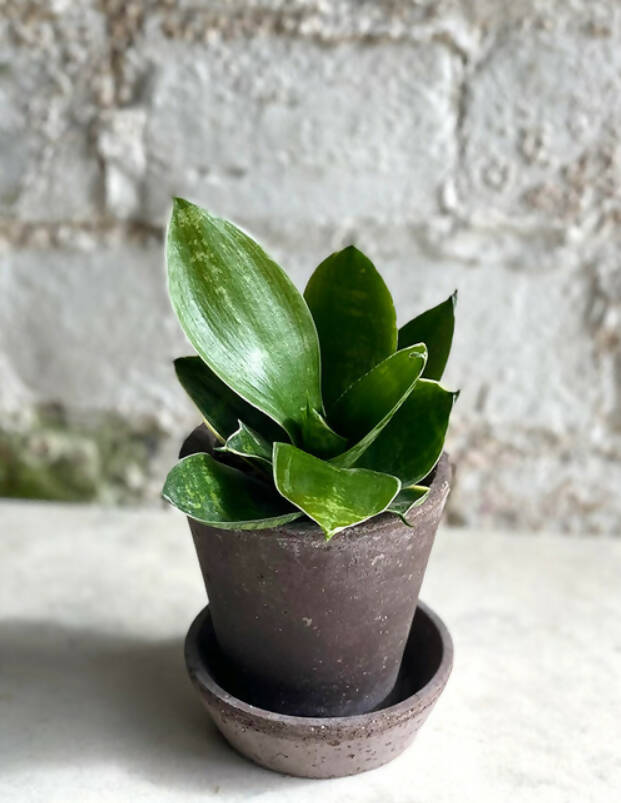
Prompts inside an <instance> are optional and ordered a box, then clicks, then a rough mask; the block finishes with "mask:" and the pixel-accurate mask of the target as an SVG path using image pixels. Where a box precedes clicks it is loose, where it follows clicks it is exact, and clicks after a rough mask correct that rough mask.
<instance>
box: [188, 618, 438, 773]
mask: <svg viewBox="0 0 621 803" xmlns="http://www.w3.org/2000/svg"><path fill="white" fill-rule="evenodd" d="M185 657H186V664H187V668H188V672H189V674H190V678H191V679H192V682H193V683H194V684H195V686H196V687H197V688H198V690H199V692H200V695H201V698H202V700H203V703H204V704H205V707H206V708H207V710H208V712H209V714H210V715H211V717H212V719H213V720H214V722H215V724H216V726H217V728H218V729H219V730H220V732H221V733H222V735H223V736H224V738H225V739H226V740H227V741H228V742H229V744H231V745H232V746H233V747H234V748H235V749H236V750H238V751H239V752H240V753H241V754H242V755H244V756H246V757H247V758H249V759H251V760H252V761H254V762H256V763H257V764H261V765H262V766H263V767H267V768H268V769H271V770H275V771H276V772H282V773H286V774H288V775H299V776H301V777H305V778H336V777H339V776H342V775H354V774H356V773H358V772H364V771H365V770H370V769H373V768H374V767H379V766H381V765H382V764H386V763H387V762H388V761H390V760H391V759H393V758H395V757H396V756H398V755H399V754H400V753H401V752H402V751H403V750H405V748H406V747H407V746H408V745H409V744H410V743H411V741H412V740H413V739H414V736H415V735H416V733H417V731H418V729H419V728H420V727H421V725H422V724H423V723H424V721H425V720H426V719H427V716H428V715H429V713H430V711H431V709H432V708H433V706H434V704H435V702H436V700H437V699H438V697H439V696H440V693H441V692H442V690H443V689H444V687H445V685H446V682H447V680H448V677H449V675H450V672H451V668H452V665H453V644H452V641H451V637H450V635H449V632H448V630H447V629H446V627H445V625H444V623H443V622H442V620H441V619H440V618H439V617H438V616H437V615H436V614H435V613H434V612H433V611H432V610H431V609H430V608H429V607H427V606H426V605H424V604H423V603H419V605H418V608H417V610H416V615H415V617H414V622H413V624H412V629H411V631H410V636H409V639H408V643H407V646H406V649H405V654H404V658H403V664H402V667H401V673H400V677H399V681H398V683H397V687H396V689H395V692H394V693H393V695H392V696H391V700H390V704H389V705H386V706H384V707H382V708H381V709H379V710H376V711H372V712H370V713H368V714H361V715H357V716H349V717H296V716H289V715H286V714H278V713H275V712H273V711H267V710H265V709H262V708H257V707H256V706H254V705H250V704H249V703H247V702H244V700H243V699H241V697H238V696H235V694H240V688H239V686H236V684H235V682H233V684H231V681H230V678H231V677H232V676H231V674H230V671H229V669H228V667H227V665H226V662H225V661H224V659H223V657H222V655H221V654H220V651H219V648H218V645H217V642H216V638H215V634H214V631H213V627H212V624H211V617H210V615H209V606H207V607H206V608H204V609H203V610H202V611H201V612H200V613H199V615H198V616H197V617H196V619H195V620H194V622H193V623H192V626H191V627H190V629H189V631H188V635H187V637H186V642H185ZM225 685H226V686H228V689H227V688H225Z"/></svg>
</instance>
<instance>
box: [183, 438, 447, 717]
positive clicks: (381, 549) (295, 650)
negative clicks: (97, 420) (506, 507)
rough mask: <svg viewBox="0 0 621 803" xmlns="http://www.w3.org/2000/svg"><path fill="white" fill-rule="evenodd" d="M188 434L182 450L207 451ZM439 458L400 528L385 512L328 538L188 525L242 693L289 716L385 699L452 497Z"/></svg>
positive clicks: (360, 709)
mask: <svg viewBox="0 0 621 803" xmlns="http://www.w3.org/2000/svg"><path fill="white" fill-rule="evenodd" d="M209 448H210V446H209V438H208V436H206V435H205V433H204V431H203V430H200V429H199V430H195V432H194V433H193V434H192V435H191V436H190V438H189V439H188V441H186V443H185V444H184V448H183V450H182V453H183V454H187V453H189V452H191V451H208V450H209ZM450 473H451V470H450V466H449V462H448V459H447V457H446V455H443V457H442V458H441V460H440V462H439V463H438V466H437V467H436V469H435V471H434V475H433V480H432V483H431V490H430V492H429V495H428V497H427V499H426V500H425V502H424V503H423V504H422V505H420V506H419V507H416V508H414V509H413V510H412V511H411V512H410V514H409V521H410V522H411V524H412V526H411V527H408V526H406V525H405V524H403V522H402V521H401V520H400V519H399V518H398V517H397V516H394V515H392V514H383V515H381V516H377V517H376V518H374V519H371V520H369V521H366V522H363V523H361V524H358V525H357V526H355V527H351V528H349V529H347V530H344V531H342V532H340V533H338V534H337V535H336V536H334V538H333V539H332V540H331V541H330V542H326V540H325V538H324V536H323V533H322V532H321V530H320V529H319V527H317V526H316V525H315V524H314V523H312V522H310V521H305V522H293V523H292V524H289V525H287V526H283V527H278V528H274V529H265V530H222V529H216V528H213V527H208V526H206V525H204V524H200V523H199V522H196V521H193V520H191V519H190V520H189V524H190V528H191V531H192V534H193V537H194V543H195V547H196V551H197V554H198V559H199V563H200V566H201V570H202V573H203V577H204V580H205V586H206V589H207V597H208V599H209V606H210V611H211V618H212V621H213V628H214V632H215V637H216V639H217V642H218V645H219V648H220V650H221V652H222V655H223V658H224V659H225V660H226V661H227V662H228V665H229V672H230V673H231V674H233V675H235V677H236V678H237V680H236V683H237V686H238V688H240V689H241V690H242V694H241V696H242V697H243V699H245V700H247V701H248V702H249V703H251V704H253V705H256V706H258V707H260V708H265V709H267V710H270V711H277V712H279V713H282V714H292V715H297V716H316V717H326V716H350V715H355V714H363V713H366V712H367V711H372V710H373V709H375V708H377V707H379V706H383V705H385V704H386V701H387V700H389V699H390V695H391V693H392V692H393V689H394V687H395V683H396V681H397V675H398V672H399V667H400V666H401V660H402V657H403V652H404V649H405V644H406V641H407V638H408V633H409V631H410V626H411V624H412V619H413V616H414V612H415V610H416V605H417V601H418V594H419V591H420V586H421V583H422V580H423V575H424V572H425V569H426V566H427V560H428V558H429V553H430V551H431V547H432V544H433V540H434V536H435V533H436V529H437V526H438V522H439V520H440V516H441V513H442V510H443V508H444V503H445V501H446V497H447V495H448V492H449V481H450Z"/></svg>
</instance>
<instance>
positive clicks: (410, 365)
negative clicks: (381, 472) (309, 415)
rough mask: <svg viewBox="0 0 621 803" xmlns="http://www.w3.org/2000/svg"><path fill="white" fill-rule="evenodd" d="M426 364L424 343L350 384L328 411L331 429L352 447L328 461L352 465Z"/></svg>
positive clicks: (393, 356)
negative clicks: (335, 429)
mask: <svg viewBox="0 0 621 803" xmlns="http://www.w3.org/2000/svg"><path fill="white" fill-rule="evenodd" d="M426 360H427V349H426V348H425V344H424V343H418V344H417V345H415V346H410V347H409V348H407V349H402V350H401V351H397V352H395V354H391V355H390V357H387V358H386V359H385V360H383V361H382V362H381V363H380V364H379V365H376V366H375V368H372V369H371V370H370V371H369V372H368V373H367V374H365V375H364V376H363V377H361V378H360V379H358V381H357V382H354V384H353V385H351V386H350V387H349V388H348V389H347V390H346V391H345V393H343V395H342V396H341V397H340V398H339V399H338V401H337V402H336V404H335V405H334V407H333V410H332V416H331V421H332V423H333V424H334V426H335V427H336V428H337V429H338V430H339V431H340V432H343V433H344V434H345V435H347V437H348V439H349V442H350V443H353V444H354V445H353V446H352V447H351V448H349V449H348V450H347V451H346V452H345V453H343V454H340V455H338V456H337V457H335V458H334V459H333V460H332V463H333V464H334V465H337V466H342V467H347V466H351V465H353V464H354V463H355V462H356V460H357V459H358V458H359V457H360V455H361V454H362V453H363V452H364V451H365V449H367V448H368V447H369V445H370V444H371V443H373V441H374V440H375V439H376V438H377V437H378V436H379V434H380V432H381V431H382V429H383V428H384V427H385V426H386V425H387V424H388V422H389V421H390V419H391V418H392V417H393V416H394V415H395V414H396V412H397V410H398V409H399V408H400V407H401V405H402V404H403V403H404V402H405V400H406V399H407V397H408V396H409V395H410V393H411V392H412V388H413V387H414V385H415V383H416V381H417V379H418V378H419V377H420V375H421V373H422V372H423V369H424V367H425V362H426Z"/></svg>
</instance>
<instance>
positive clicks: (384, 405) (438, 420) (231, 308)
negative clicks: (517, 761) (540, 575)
mask: <svg viewBox="0 0 621 803" xmlns="http://www.w3.org/2000/svg"><path fill="white" fill-rule="evenodd" d="M167 253H168V277H169V293H170V298H171V301H172V305H173V308H174V310H175V312H176V314H177V317H178V318H179V322H180V324H181V327H182V328H183V330H184V332H185V334H186V336H187V337H188V340H189V341H190V343H191V344H192V345H193V346H194V348H195V349H196V351H197V352H198V355H199V356H197V357H185V358H181V359H179V360H176V361H175V369H176V371H177V376H178V377H179V380H180V382H181V384H182V385H183V387H184V388H185V390H186V391H187V393H188V394H189V395H190V397H191V398H192V399H193V401H194V402H195V403H196V405H197V407H198V409H199V410H200V412H201V414H202V416H203V418H204V419H205V421H206V423H207V424H208V426H209V427H210V428H211V429H212V430H213V432H214V433H215V434H216V435H217V436H218V438H219V440H220V441H221V445H220V446H219V447H218V448H217V449H216V450H215V451H214V452H213V454H212V455H211V456H210V455H205V454H200V455H194V456H192V457H189V458H185V459H183V460H181V461H180V462H179V463H178V464H177V465H176V466H175V467H174V468H173V469H172V470H171V471H170V473H169V475H168V477H167V479H166V484H165V486H164V491H163V495H164V497H165V498H166V499H167V500H168V501H170V502H171V503H172V504H173V505H175V506H176V507H178V508H179V509H180V510H182V511H183V512H184V513H186V514H187V515H188V516H191V517H193V518H195V519H197V520H199V521H203V522H207V523H209V524H211V525H213V526H216V527H221V528H225V529H227V528H228V529H260V528H264V527H274V526H277V525H278V524H283V523H286V522H288V521H293V520H294V519H295V518H298V517H300V516H302V515H304V514H305V515H307V516H309V517H310V518H311V519H314V520H315V521H316V522H317V523H318V524H319V525H320V526H321V528H322V529H323V530H324V532H325V534H326V537H327V538H331V537H332V536H333V535H334V534H335V533H336V532H338V531H339V530H342V529H344V528H345V527H350V526H352V525H354V524H357V523H359V522H361V521H364V520H365V519H368V518H370V517H372V516H375V515H377V514H378V513H381V512H383V511H386V510H387V511H390V512H393V513H395V514H397V515H399V516H401V517H402V518H403V519H404V521H406V523H407V519H406V515H407V512H408V510H409V509H410V508H411V507H412V506H414V505H417V504H421V503H422V502H423V501H424V499H425V497H426V494H427V488H426V487H425V483H424V480H425V478H426V477H427V476H428V475H429V473H430V471H431V470H432V469H433V468H434V466H435V464H436V462H437V461H438V459H439V457H440V454H441V452H442V448H443V444H444V437H445V434H446V429H447V426H448V420H449V416H450V413H451V409H452V407H453V404H454V401H455V399H456V397H457V394H456V393H454V392H452V391H448V390H446V389H444V388H443V387H442V386H441V385H440V384H439V380H440V378H441V376H442V372H443V370H444V366H445V365H446V361H447V359H448V354H449V351H450V347H451V341H452V338H453V328H454V316H453V313H454V305H455V297H456V296H455V294H454V295H453V296H451V297H450V298H449V299H447V301H445V302H443V303H442V304H440V305H438V306H437V307H434V308H433V309H431V310H428V311H427V312H424V313H423V314H422V315H419V316H418V317H417V318H414V319H413V320H412V321H410V323H408V324H406V325H405V326H404V327H403V328H402V329H401V330H400V331H399V333H398V335H397V328H396V316H395V310H394V304H393V301H392V298H391V295H390V292H389V291H388V288H387V287H386V285H385V284H384V281H383V280H382V278H381V276H380V275H379V273H378V272H377V271H376V269H375V267H374V266H373V263H372V262H371V261H370V260H369V259H368V258H367V257H366V256H365V255H364V254H362V253H361V252H360V251H358V250H357V249H356V248H354V247H353V246H350V247H348V248H345V249H344V250H343V251H339V252H337V253H335V254H332V255H331V256H329V257H328V258H327V259H326V260H324V261H323V262H322V263H321V265H319V267H318V268H317V269H316V271H315V273H314V274H313V276H312V277H311V279H310V281H309V283H308V286H307V288H306V291H305V293H304V297H302V295H301V294H300V293H299V292H298V291H297V290H296V288H295V287H294V286H293V284H292V283H291V281H290V280H289V278H288V277H287V275H286V274H285V273H284V272H283V271H282V269H281V268H280V267H279V266H278V265H277V264H276V263H275V262H274V261H273V260H272V259H270V257H269V256H267V254H266V253H265V252H264V251H263V249H262V248H261V247H260V246H259V245H258V244H257V243H255V242H254V240H252V239H251V238H250V237H249V236H248V235H247V234H245V233H244V232H242V231H240V230H239V229H237V228H236V227H235V226H234V225H233V224H232V223H230V222H228V221H225V220H221V219H219V218H216V217H213V216H212V215H210V214H209V213H208V212H206V211H205V210H203V209H200V208H199V207H197V206H194V205H193V204H191V203H189V202H188V201H183V200H181V199H177V200H176V201H175V204H174V208H173V213H172V218H171V222H170V227H169V231H168V245H167ZM225 452H229V453H233V454H234V455H236V456H238V457H241V458H242V459H243V460H245V461H246V464H247V466H248V471H247V472H244V471H240V470H238V469H234V468H231V467H229V466H227V465H224V463H222V462H221V461H220V458H219V457H218V455H219V454H224V453H225Z"/></svg>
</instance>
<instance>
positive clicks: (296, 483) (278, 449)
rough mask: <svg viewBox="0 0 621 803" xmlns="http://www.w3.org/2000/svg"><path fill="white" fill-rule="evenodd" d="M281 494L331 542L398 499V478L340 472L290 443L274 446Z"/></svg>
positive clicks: (341, 469)
mask: <svg viewBox="0 0 621 803" xmlns="http://www.w3.org/2000/svg"><path fill="white" fill-rule="evenodd" d="M273 460H274V482H275V483H276V488H277V489H278V491H279V492H280V493H281V494H282V495H283V496H284V497H285V498H286V499H288V500H289V501H290V502H293V504H294V505H296V506H297V507H299V508H300V509H301V510H303V511H304V513H306V515H307V516H310V518H311V519H313V520H314V521H316V522H317V524H319V526H320V527H321V529H322V530H323V531H324V533H325V534H326V538H327V539H330V538H332V536H333V535H334V534H335V533H338V532H339V531H340V530H344V529H345V528H346V527H351V526H352V525H354V524H358V523H359V522H361V521H366V519H369V518H371V517H372V516H376V515H377V514H378V513H381V512H382V511H383V510H386V508H387V507H388V505H390V503H391V502H392V500H393V499H394V498H395V496H396V495H397V493H398V492H399V489H400V487H401V483H400V482H399V480H398V479H397V478H396V477H390V476H388V475H386V474H379V473H377V472H375V471H366V470H365V469H356V468H349V469H347V468H336V467H335V466H332V465H330V464H329V463H326V462H325V461H324V460H320V459H319V458H317V457H313V456H312V455H310V454H307V453H306V452H303V451H302V450H301V449H298V448H296V447H295V446H291V445H290V444H287V443H275V444H274V458H273Z"/></svg>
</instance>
